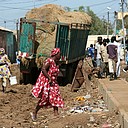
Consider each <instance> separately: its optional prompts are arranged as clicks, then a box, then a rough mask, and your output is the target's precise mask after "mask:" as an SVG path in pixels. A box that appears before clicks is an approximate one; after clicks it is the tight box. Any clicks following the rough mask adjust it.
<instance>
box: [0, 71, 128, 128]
mask: <svg viewBox="0 0 128 128" xmlns="http://www.w3.org/2000/svg"><path fill="white" fill-rule="evenodd" d="M126 76H127V74H125V73H123V72H121V77H123V78H126ZM93 80H94V79H93V78H92V80H91V81H90V86H91V89H90V90H87V88H86V86H87V85H86V84H83V85H82V87H81V88H80V89H79V91H78V92H71V86H72V85H70V84H69V85H67V86H65V87H60V90H61V94H62V97H63V99H64V102H65V108H64V109H59V113H60V115H59V117H54V116H53V111H52V109H42V110H40V111H39V113H38V120H37V121H36V122H33V121H32V120H31V117H30V112H31V111H32V110H33V108H34V107H35V105H36V103H37V101H38V99H35V98H34V97H33V96H32V95H31V89H32V86H33V85H31V84H28V85H13V86H8V87H7V91H6V93H4V94H3V93H2V91H1V89H0V128H103V125H109V126H110V127H114V128H119V123H118V112H113V113H111V112H110V111H109V110H108V109H107V106H106V105H105V104H104V101H103V97H102V94H99V93H98V89H97V87H96V86H95V85H94V84H93ZM83 96H84V98H83Z"/></svg>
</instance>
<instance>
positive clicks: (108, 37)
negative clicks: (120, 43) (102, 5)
mask: <svg viewBox="0 0 128 128" xmlns="http://www.w3.org/2000/svg"><path fill="white" fill-rule="evenodd" d="M107 9H108V12H107V15H108V23H107V38H108V39H109V10H110V9H111V8H110V7H107Z"/></svg>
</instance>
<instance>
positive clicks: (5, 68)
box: [0, 48, 11, 92]
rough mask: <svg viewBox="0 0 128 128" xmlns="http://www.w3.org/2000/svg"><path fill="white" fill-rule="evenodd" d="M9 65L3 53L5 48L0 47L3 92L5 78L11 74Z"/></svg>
mask: <svg viewBox="0 0 128 128" xmlns="http://www.w3.org/2000/svg"><path fill="white" fill-rule="evenodd" d="M10 65H11V62H10V60H9V59H8V56H7V55H6V54H5V49H4V48H0V78H1V79H2V91H3V92H5V90H6V84H7V79H9V77H10V76H11V73H10V70H9V66H10Z"/></svg>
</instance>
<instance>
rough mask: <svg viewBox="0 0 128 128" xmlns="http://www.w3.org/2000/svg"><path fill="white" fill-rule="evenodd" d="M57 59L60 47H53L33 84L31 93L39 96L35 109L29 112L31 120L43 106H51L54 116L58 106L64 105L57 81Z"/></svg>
mask: <svg viewBox="0 0 128 128" xmlns="http://www.w3.org/2000/svg"><path fill="white" fill-rule="evenodd" d="M59 60H60V49H59V48H54V49H53V50H52V52H51V57H50V58H48V59H46V61H45V62H44V64H43V67H42V70H41V73H40V75H39V77H38V79H37V82H36V84H35V85H34V86H33V89H32V95H33V96H34V97H36V98H40V100H39V101H38V103H37V106H36V108H35V110H34V111H33V112H32V113H31V116H32V120H36V118H37V112H38V111H39V110H40V109H41V108H43V107H46V108H49V107H53V110H54V115H55V116H56V115H58V107H61V108H63V107H64V102H63V100H62V98H61V96H60V91H59V85H58V82H57V77H58V74H59V65H58V63H57V62H58V61H59Z"/></svg>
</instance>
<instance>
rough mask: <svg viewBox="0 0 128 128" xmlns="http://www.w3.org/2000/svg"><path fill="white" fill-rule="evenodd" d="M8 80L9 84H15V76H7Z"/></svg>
mask: <svg viewBox="0 0 128 128" xmlns="http://www.w3.org/2000/svg"><path fill="white" fill-rule="evenodd" d="M9 80H10V84H11V85H15V84H17V79H16V76H11V77H10V78H9Z"/></svg>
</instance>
